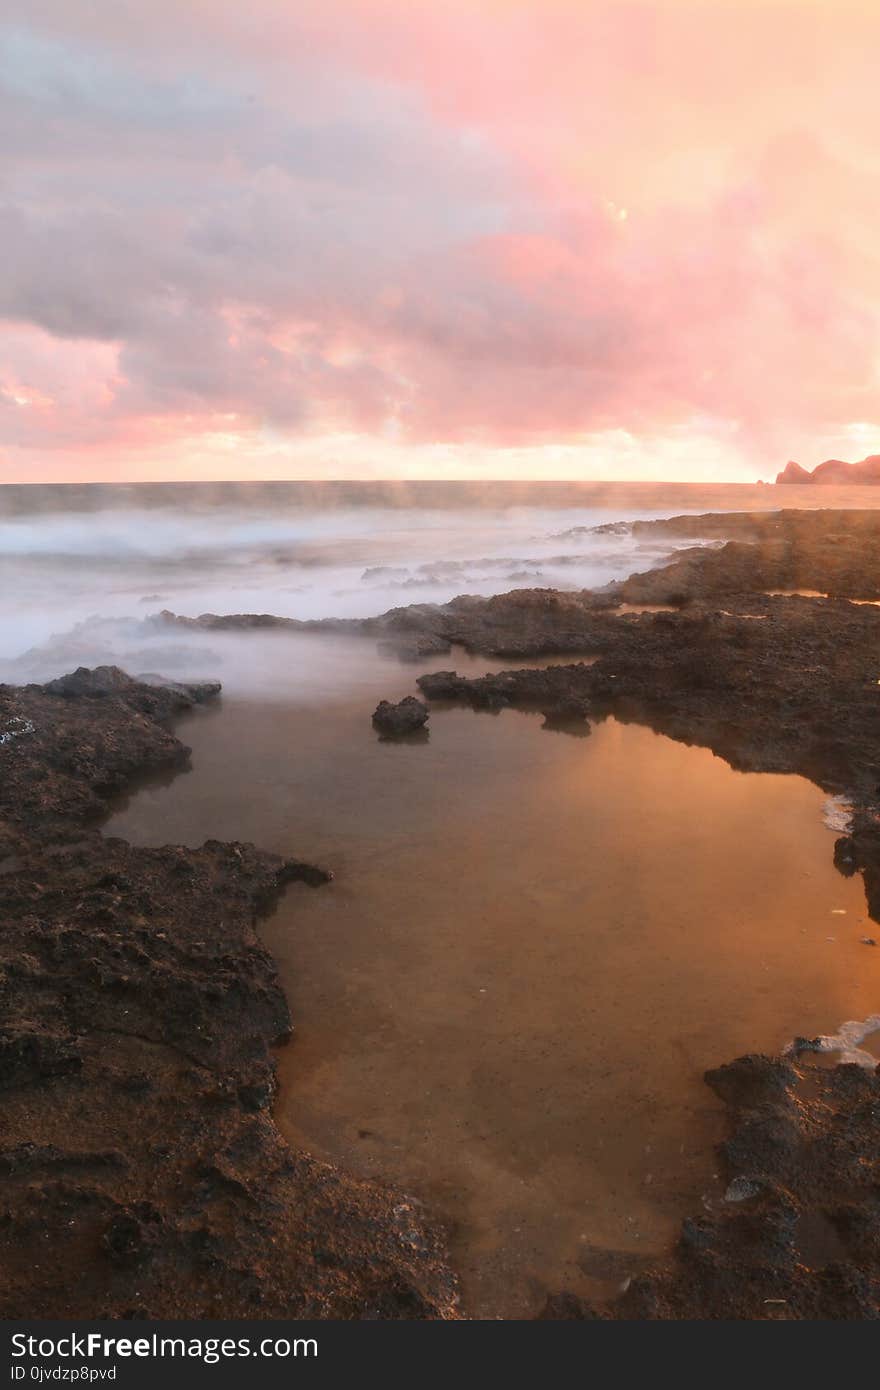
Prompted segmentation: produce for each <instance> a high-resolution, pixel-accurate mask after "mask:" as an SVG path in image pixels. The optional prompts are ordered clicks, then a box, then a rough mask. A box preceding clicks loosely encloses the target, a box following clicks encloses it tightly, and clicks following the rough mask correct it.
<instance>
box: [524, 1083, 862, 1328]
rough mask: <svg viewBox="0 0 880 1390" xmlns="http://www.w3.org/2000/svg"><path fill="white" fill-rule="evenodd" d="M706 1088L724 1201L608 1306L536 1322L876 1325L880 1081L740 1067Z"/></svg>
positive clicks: (571, 1301) (570, 1301) (549, 1310)
mask: <svg viewBox="0 0 880 1390" xmlns="http://www.w3.org/2000/svg"><path fill="white" fill-rule="evenodd" d="M706 1079H707V1081H708V1082H709V1083H710V1084H711V1085H712V1086H713V1089H715V1090H716V1091H717V1092H718V1093H719V1094H720V1095H721V1097H722V1099H723V1100H724V1101H725V1104H726V1105H727V1106H728V1107H729V1110H730V1119H731V1135H730V1138H729V1139H728V1140H727V1141H726V1143H725V1144H724V1145H723V1146H722V1154H721V1157H722V1162H723V1164H724V1167H725V1169H726V1174H727V1177H728V1180H729V1181H728V1187H727V1191H726V1193H725V1197H724V1200H723V1202H721V1203H720V1204H719V1205H718V1206H717V1207H716V1209H714V1210H710V1211H709V1212H707V1213H704V1214H703V1215H701V1216H700V1217H699V1218H697V1219H695V1220H688V1221H685V1222H684V1223H683V1226H682V1232H681V1237H680V1239H679V1242H678V1245H677V1246H676V1249H675V1251H674V1252H673V1255H672V1257H671V1259H670V1260H669V1261H668V1262H666V1263H665V1264H662V1265H657V1266H655V1267H654V1268H653V1269H651V1270H649V1271H644V1270H641V1271H638V1272H637V1273H635V1275H634V1277H633V1278H632V1279H631V1280H630V1282H629V1284H628V1287H627V1289H626V1292H625V1293H624V1294H623V1295H622V1296H621V1297H620V1298H618V1299H617V1300H616V1301H615V1302H614V1303H611V1304H609V1305H607V1306H605V1307H603V1308H600V1309H599V1310H598V1311H597V1308H596V1307H595V1306H593V1305H591V1304H585V1303H583V1302H581V1300H579V1299H575V1298H572V1296H571V1295H562V1296H554V1297H553V1298H551V1299H550V1300H548V1304H547V1307H546V1309H545V1311H544V1314H543V1316H544V1317H545V1318H595V1317H596V1316H601V1317H610V1318H615V1319H629V1318H688V1319H692V1318H751V1319H761V1320H767V1319H779V1318H782V1319H786V1320H788V1319H792V1318H810V1319H816V1318H871V1319H876V1318H877V1317H878V1316H880V1196H878V1192H880V1188H878V1177H880V1172H878V1161H877V1157H876V1155H877V1153H878V1142H880V1075H878V1073H877V1072H871V1071H867V1070H865V1069H863V1068H861V1067H854V1066H840V1067H836V1068H834V1069H833V1070H828V1069H826V1068H820V1067H817V1066H811V1067H806V1066H802V1065H800V1064H798V1065H797V1066H793V1065H791V1064H790V1063H788V1062H782V1061H779V1060H773V1059H771V1058H767V1057H743V1058H740V1059H739V1060H738V1061H736V1062H733V1063H731V1064H730V1065H729V1066H727V1067H721V1068H719V1069H718V1071H716V1072H711V1073H707V1078H706ZM807 1095H809V1099H807V1098H806V1096H807Z"/></svg>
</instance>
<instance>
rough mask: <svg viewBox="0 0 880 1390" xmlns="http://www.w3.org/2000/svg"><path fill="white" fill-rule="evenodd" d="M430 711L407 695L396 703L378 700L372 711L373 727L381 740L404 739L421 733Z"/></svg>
mask: <svg viewBox="0 0 880 1390" xmlns="http://www.w3.org/2000/svg"><path fill="white" fill-rule="evenodd" d="M429 715H430V710H429V709H428V706H427V705H426V704H425V703H424V701H422V700H417V699H416V698H415V696H414V695H407V696H406V697H405V698H404V699H403V700H399V701H398V703H397V704H396V705H395V704H392V703H391V701H390V700H380V701H379V704H378V705H377V706H376V708H375V710H374V711H373V727H374V728H375V729H378V731H379V733H380V734H381V735H382V737H383V738H405V737H406V735H407V734H416V733H419V732H421V731H422V730H423V729H424V727H425V725H426V724H427V722H428V717H429Z"/></svg>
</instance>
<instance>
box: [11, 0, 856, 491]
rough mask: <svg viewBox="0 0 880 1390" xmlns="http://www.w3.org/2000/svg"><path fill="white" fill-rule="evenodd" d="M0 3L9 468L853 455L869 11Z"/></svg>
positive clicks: (142, 474)
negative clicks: (0, 21)
mask: <svg viewBox="0 0 880 1390" xmlns="http://www.w3.org/2000/svg"><path fill="white" fill-rule="evenodd" d="M5 13H6V15H7V19H6V20H5V21H4V25H3V29H2V34H0V128H2V131H3V136H2V139H3V175H2V187H0V227H2V245H3V256H2V260H0V317H2V320H3V323H2V334H0V482H10V481H25V482H26V481H43V480H52V481H67V480H71V481H82V480H112V479H141V478H142V479H160V478H249V477H253V478H273V477H276V478H281V477H291V478H296V477H333V476H337V477H340V476H341V477H432V476H433V477H453V478H458V477H461V478H471V477H496V478H502V477H521V478H527V477H560V478H574V477H602V476H604V477H620V478H624V477H628V478H638V477H671V478H680V479H687V478H693V479H707V480H708V479H721V478H730V479H744V480H750V479H754V478H756V477H759V476H760V477H766V478H769V477H772V476H774V475H775V473H776V471H777V469H779V468H781V467H782V465H783V464H784V463H785V461H786V459H788V458H795V459H798V460H799V461H800V462H801V463H803V464H804V465H805V466H807V467H812V466H813V465H814V464H816V463H817V462H819V461H820V460H821V459H823V458H826V457H828V456H831V455H835V456H839V457H843V458H853V459H854V458H860V457H862V456H863V455H864V454H865V453H869V452H878V451H880V376H878V367H880V331H878V330H880V154H878V150H877V139H876V132H877V130H878V129H880V88H878V84H877V77H876V54H877V50H878V41H880V10H878V7H877V5H876V4H875V3H873V0H865V3H858V4H856V3H847V0H843V3H840V2H839V0H827V3H825V0H752V2H751V3H744V0H712V2H711V3H708V0H704V2H703V3H701V2H700V0H639V2H638V3H626V2H625V0H624V2H623V3H621V0H482V3H480V4H465V3H462V0H450V3H448V4H445V5H443V6H430V7H429V6H427V5H425V4H421V3H413V2H412V0H320V3H318V0H297V2H296V3H287V0H250V3H249V4H248V5H246V6H242V5H240V4H238V3H233V0H175V3H174V4H173V5H172V4H171V3H169V0H154V3H153V4H151V5H149V6H145V5H138V6H135V5H132V4H129V3H126V2H125V0H117V3H114V4H106V5H105V4H99V5H95V6H86V5H83V4H81V3H73V0H29V3H28V4H23V3H16V2H15V0H13V3H12V4H11V5H10V6H7V7H6V10H5Z"/></svg>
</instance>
